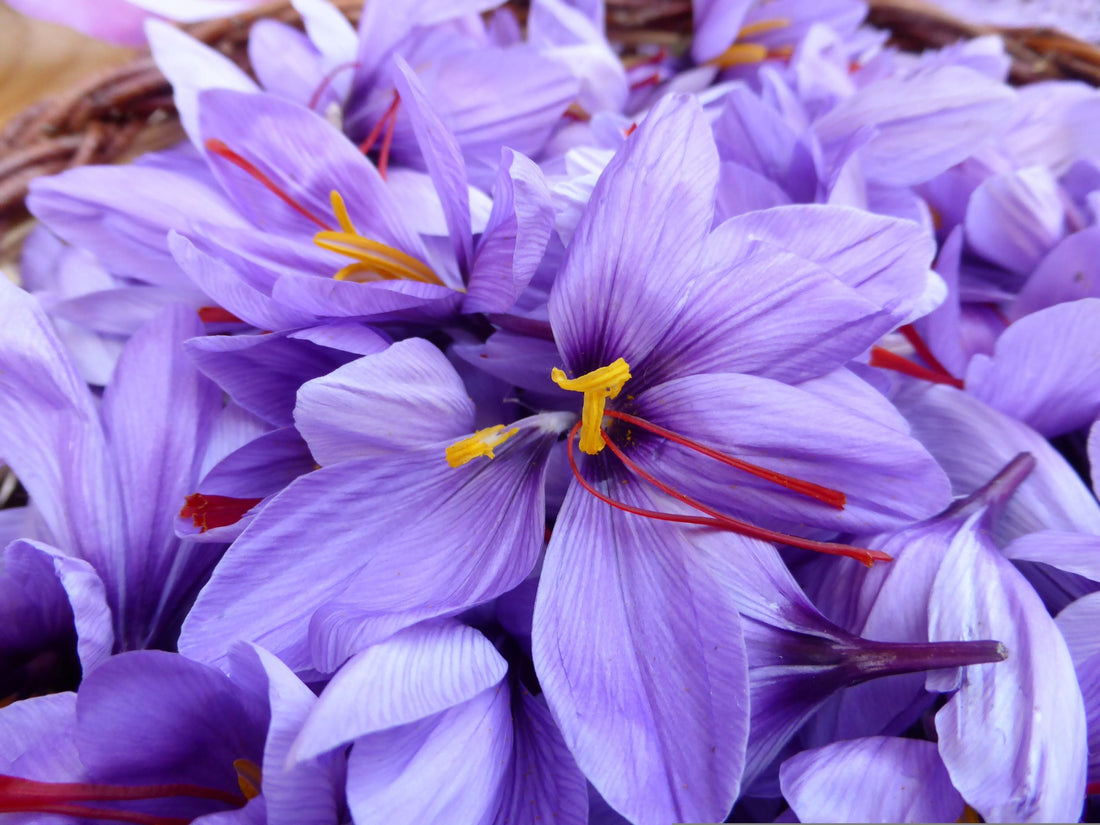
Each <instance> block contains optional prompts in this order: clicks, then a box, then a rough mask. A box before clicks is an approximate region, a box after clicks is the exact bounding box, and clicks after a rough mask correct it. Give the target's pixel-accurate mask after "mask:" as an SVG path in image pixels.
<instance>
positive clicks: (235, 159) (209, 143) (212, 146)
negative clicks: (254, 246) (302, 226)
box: [206, 138, 332, 231]
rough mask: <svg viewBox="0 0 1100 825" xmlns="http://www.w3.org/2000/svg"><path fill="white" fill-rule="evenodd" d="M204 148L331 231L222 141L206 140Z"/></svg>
mask: <svg viewBox="0 0 1100 825" xmlns="http://www.w3.org/2000/svg"><path fill="white" fill-rule="evenodd" d="M206 148H207V149H208V150H209V151H211V152H213V153H214V154H215V155H217V156H218V157H220V158H225V159H226V160H227V161H229V162H230V163H232V164H233V165H234V166H236V167H238V168H240V169H243V170H244V171H245V172H247V173H248V174H249V175H251V176H252V177H253V178H255V179H256V180H257V181H259V182H260V183H262V184H263V185H264V186H265V187H267V189H269V190H270V191H271V192H273V193H274V194H275V195H276V196H277V197H278V198H279V200H281V201H282V202H283V203H285V204H286V205H287V206H289V207H290V208H291V209H293V210H294V211H295V212H297V213H298V214H299V215H301V216H302V217H303V218H306V219H308V220H311V221H313V222H314V223H315V224H317V225H318V226H319V227H321V229H325V230H328V231H332V227H331V226H329V225H328V224H327V223H325V222H324V221H323V220H321V219H320V218H318V217H317V216H316V215H314V214H313V213H312V212H310V211H309V210H308V209H306V208H305V207H304V206H302V205H301V204H300V203H298V201H296V200H294V198H292V197H291V196H290V195H289V194H287V192H286V191H285V190H284V189H283V188H282V187H280V186H279V184H277V183H275V181H273V180H272V179H271V178H269V177H268V176H267V175H265V174H264V173H263V172H261V171H260V169H259V168H258V167H257V166H256V164H254V163H252V161H250V160H248V159H247V158H244V157H242V156H241V155H239V154H237V153H236V152H234V151H233V150H232V149H230V148H229V147H228V146H226V145H225V143H224V142H223V141H220V140H218V139H217V138H207V140H206Z"/></svg>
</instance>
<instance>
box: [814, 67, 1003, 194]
mask: <svg viewBox="0 0 1100 825" xmlns="http://www.w3.org/2000/svg"><path fill="white" fill-rule="evenodd" d="M1012 103H1013V93H1012V91H1011V90H1010V89H1009V88H1008V87H1007V86H1004V85H1003V84H1001V83H999V82H997V81H994V80H992V79H990V78H988V77H985V76H983V75H981V74H979V73H978V72H975V71H973V70H971V69H967V68H964V67H962V66H942V67H937V68H935V69H930V70H927V71H924V72H921V73H919V74H914V75H912V76H910V77H905V76H897V75H895V76H891V77H886V78H883V79H880V80H877V81H875V82H873V83H871V84H870V85H868V86H866V87H864V88H863V89H861V90H859V91H858V92H857V93H856V94H855V95H853V96H852V97H850V98H848V99H847V100H844V101H843V102H841V103H840V104H839V105H837V106H836V107H835V108H833V109H832V111H830V112H829V113H828V114H827V115H825V116H824V117H822V118H821V119H819V120H818V121H817V123H815V124H814V131H815V132H816V133H817V136H818V137H819V138H820V139H821V141H822V143H823V144H825V145H826V146H831V147H834V151H835V147H838V146H840V145H841V144H842V143H843V142H844V140H845V139H847V138H848V137H849V136H851V135H853V134H855V133H856V132H857V131H859V129H861V128H863V127H865V126H871V127H873V128H874V130H875V131H874V133H873V136H872V137H871V140H870V142H869V143H868V145H867V147H866V149H865V151H864V154H863V163H864V169H865V171H866V173H867V175H868V177H870V178H873V179H875V180H877V181H879V182H881V183H885V184H891V185H897V186H906V185H911V184H914V183H920V182H922V181H926V180H929V179H930V178H933V177H935V176H936V175H937V174H939V173H940V172H943V171H944V170H946V169H948V168H949V167H951V166H954V165H955V164H956V163H958V162H959V161H961V160H963V159H964V158H966V157H969V156H970V155H971V154H973V152H974V147H975V146H976V145H978V144H980V143H981V142H982V141H983V140H985V139H986V138H989V137H992V136H993V135H995V134H996V133H997V130H998V127H999V126H1000V125H1001V124H1002V123H1003V122H1004V121H1005V120H1006V118H1007V117H1008V116H1009V115H1010V114H1011V111H1012Z"/></svg>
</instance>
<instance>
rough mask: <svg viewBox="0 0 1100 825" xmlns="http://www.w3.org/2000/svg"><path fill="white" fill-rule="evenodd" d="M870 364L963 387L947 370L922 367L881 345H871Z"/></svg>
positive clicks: (939, 382) (922, 378)
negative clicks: (941, 370)
mask: <svg viewBox="0 0 1100 825" xmlns="http://www.w3.org/2000/svg"><path fill="white" fill-rule="evenodd" d="M871 366H872V367H880V368H882V369H884V370H893V371H894V372H900V373H902V374H903V375H908V376H910V377H912V378H920V379H921V380H922V381H930V382H932V383H933V384H947V385H949V386H952V387H956V388H957V389H960V390H961V389H962V388H963V382H962V381H960V380H959V379H958V378H956V377H955V376H953V375H951V374H950V373H949V372H947V371H944V372H939V371H938V370H932V369H928V368H927V367H922V366H921V365H920V364H914V363H913V362H912V361H910V360H909V359H908V358H903V357H902V356H900V355H898V354H897V353H896V352H890V350H888V349H883V348H882V347H871Z"/></svg>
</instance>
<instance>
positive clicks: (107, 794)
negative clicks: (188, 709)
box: [0, 759, 261, 825]
mask: <svg viewBox="0 0 1100 825" xmlns="http://www.w3.org/2000/svg"><path fill="white" fill-rule="evenodd" d="M233 768H234V769H235V770H236V772H237V784H238V786H239V787H240V793H230V792H229V791H224V790H221V789H218V788H207V787H204V786H202V785H190V784H186V783H173V784H167V785H108V784H100V783H95V782H39V781H37V780H34V779H23V778H21V777H18V776H6V775H4V774H0V813H10V814H15V813H36V814H60V815H65V816H73V817H82V818H84V819H99V820H103V821H105V822H131V823H136V825H187V823H189V822H191V821H193V820H194V819H196V818H197V817H199V816H205V815H206V814H205V813H196V814H193V815H191V816H187V817H180V816H164V815H160V814H152V813H146V812H143V811H137V810H128V809H123V808H101V807H95V806H93V805H89V804H86V803H97V802H98V803H132V802H141V801H142V800H150V799H160V800H169V799H176V800H183V799H190V800H200V801H209V802H212V803H220V804H221V805H225V806H228V808H229V809H233V808H243V807H244V806H245V805H246V804H247V803H248V800H250V799H252V798H253V797H256V796H259V794H260V781H261V776H260V769H259V768H258V767H257V766H256V763H254V762H252V761H250V760H248V759H237V760H236V761H234V762H233ZM206 813H213V811H207V812H206Z"/></svg>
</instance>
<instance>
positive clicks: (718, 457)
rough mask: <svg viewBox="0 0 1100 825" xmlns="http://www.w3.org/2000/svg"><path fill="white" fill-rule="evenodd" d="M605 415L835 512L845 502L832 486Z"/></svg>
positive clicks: (621, 416) (625, 416)
mask: <svg viewBox="0 0 1100 825" xmlns="http://www.w3.org/2000/svg"><path fill="white" fill-rule="evenodd" d="M603 414H604V415H606V416H607V417H608V418H617V419H618V420H619V421H625V422H626V423H628V424H633V425H634V426H636V427H641V428H642V429H643V430H647V431H649V432H651V433H654V434H656V435H659V436H662V437H664V438H667V439H668V440H669V441H671V442H673V443H675V444H679V445H680V446H682V447H687V448H688V449H689V450H694V451H695V452H697V453H702V454H703V455H705V456H707V457H708V458H713V459H714V460H715V461H720V462H722V463H723V464H725V465H727V466H729V467H733V468H734V469H736V470H742V471H744V472H746V473H749V474H750V475H754V476H756V477H757V478H762V479H764V480H765V481H770V482H772V483H773V484H778V485H779V486H780V487H786V488H787V489H788V490H791V491H793V492H796V493H801V494H802V495H804V496H808V497H810V498H812V499H816V500H817V501H820V502H822V503H823V504H828V505H829V506H830V507H835V508H836V509H837V510H843V509H844V505H845V504H846V503H847V500H848V497H847V496H846V495H844V493H842V492H840V490H834V489H833V488H831V487H823V486H822V485H820V484H814V483H813V482H812V481H803V480H802V479H800V478H794V477H793V476H788V475H783V474H782V473H777V472H775V471H774V470H769V469H767V468H766V467H760V466H759V465H756V464H750V463H749V462H747V461H742V460H741V459H739V458H734V457H733V456H731V455H726V454H725V453H723V452H719V451H718V450H715V449H713V448H711V447H708V446H706V445H705V444H700V443H699V442H698V441H693V440H692V439H690V438H687V437H685V436H682V435H680V434H679V433H674V432H673V431H672V430H667V429H665V428H664V427H661V426H659V425H657V424H653V423H651V422H649V421H646V420H645V419H644V418H638V417H637V416H634V415H629V414H627V413H622V412H617V411H615V410H604V413H603Z"/></svg>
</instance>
